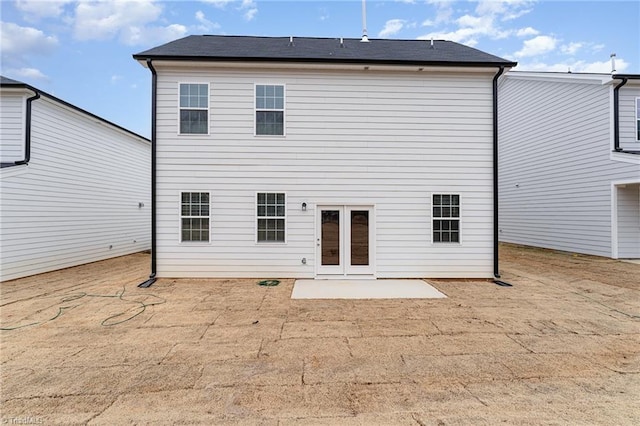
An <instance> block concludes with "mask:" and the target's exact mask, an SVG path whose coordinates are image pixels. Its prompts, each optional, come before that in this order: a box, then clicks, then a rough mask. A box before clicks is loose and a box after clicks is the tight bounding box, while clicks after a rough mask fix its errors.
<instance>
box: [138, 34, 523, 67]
mask: <svg viewBox="0 0 640 426" xmlns="http://www.w3.org/2000/svg"><path fill="white" fill-rule="evenodd" d="M341 40H342V41H343V43H342V44H341V43H340V42H341ZM133 57H134V59H136V60H145V59H158V60H161V59H164V60H184V61H249V62H274V61H275V62H306V63H351V64H354V63H355V64H387V65H425V66H427V65H435V66H452V65H453V66H466V67H483V66H492V67H493V66H505V67H513V66H515V65H517V63H516V62H511V61H508V60H506V59H502V58H499V57H497V56H494V55H490V54H488V53H485V52H482V51H480V50H477V49H474V48H472V47H468V46H464V45H462V44H459V43H454V42H452V41H444V40H434V41H433V45H432V42H431V41H430V40H388V39H370V40H369V42H367V43H365V42H361V41H360V39H354V38H345V39H338V38H312V37H293V38H290V37H249V36H218V35H199V36H196V35H192V36H188V37H185V38H181V39H179V40H175V41H172V42H169V43H166V44H163V45H162V46H158V47H154V48H153V49H149V50H146V51H144V52H140V53H138V54H135V55H133Z"/></svg>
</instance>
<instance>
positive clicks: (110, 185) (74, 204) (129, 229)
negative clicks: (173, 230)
mask: <svg viewBox="0 0 640 426" xmlns="http://www.w3.org/2000/svg"><path fill="white" fill-rule="evenodd" d="M32 106H33V120H32V146H31V161H30V163H29V166H28V168H27V169H26V170H25V171H24V172H23V173H21V174H16V175H13V176H8V177H4V178H3V179H2V225H1V228H0V238H1V242H2V280H8V279H13V278H18V277H21V276H27V275H32V274H36V273H40V272H46V271H50V270H55V269H60V268H64V267H69V266H74V265H79V264H83V263H88V262H92V261H96V260H101V259H106V258H109V257H115V256H120V255H125V254H129V253H134V252H138V251H142V250H147V249H149V248H150V237H151V229H150V220H151V215H150V212H151V199H150V191H151V185H150V173H151V172H150V161H151V150H150V144H149V143H148V142H146V141H143V140H141V139H140V138H137V137H134V136H133V135H130V134H128V133H126V132H123V131H121V130H117V129H115V128H114V127H112V126H109V125H107V124H104V123H103V122H101V121H98V120H97V119H95V118H93V117H88V116H87V115H85V114H82V113H81V112H78V111H75V110H71V109H70V108H67V107H64V106H61V105H60V104H58V103H56V102H55V101H53V100H50V99H48V98H45V97H43V98H41V99H39V100H37V101H35V102H34V103H33V104H32ZM138 203H143V204H144V207H142V208H139V207H138Z"/></svg>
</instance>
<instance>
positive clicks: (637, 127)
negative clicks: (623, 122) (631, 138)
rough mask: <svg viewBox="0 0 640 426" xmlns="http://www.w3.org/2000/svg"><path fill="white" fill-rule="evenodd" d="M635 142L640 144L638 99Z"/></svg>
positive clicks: (638, 103)
mask: <svg viewBox="0 0 640 426" xmlns="http://www.w3.org/2000/svg"><path fill="white" fill-rule="evenodd" d="M636 141H638V142H640V98H636Z"/></svg>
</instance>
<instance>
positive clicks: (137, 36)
mask: <svg viewBox="0 0 640 426" xmlns="http://www.w3.org/2000/svg"><path fill="white" fill-rule="evenodd" d="M186 34H187V27H185V26H184V25H180V24H171V25H167V26H166V27H156V26H150V27H149V26H147V27H136V26H130V27H127V28H125V29H124V30H123V31H122V34H121V37H120V38H121V40H122V41H123V42H124V43H125V44H128V45H158V44H163V43H166V42H168V41H172V40H175V39H178V38H182V37H184V36H185V35H186Z"/></svg>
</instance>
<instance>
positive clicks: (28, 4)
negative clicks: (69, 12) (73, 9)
mask: <svg viewBox="0 0 640 426" xmlns="http://www.w3.org/2000/svg"><path fill="white" fill-rule="evenodd" d="M69 3H71V0H48V1H43V0H16V9H18V10H19V11H21V12H23V14H24V15H25V18H26V19H27V20H34V19H35V20H37V19H41V18H56V17H58V16H60V15H62V13H63V12H64V6H65V5H67V4H69Z"/></svg>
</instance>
